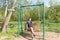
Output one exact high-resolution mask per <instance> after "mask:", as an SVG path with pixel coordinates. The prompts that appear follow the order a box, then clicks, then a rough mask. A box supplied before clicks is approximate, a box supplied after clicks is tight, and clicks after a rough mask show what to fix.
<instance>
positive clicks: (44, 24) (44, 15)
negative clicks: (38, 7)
mask: <svg viewBox="0 0 60 40" xmlns="http://www.w3.org/2000/svg"><path fill="white" fill-rule="evenodd" d="M43 40H45V13H44V4H43Z"/></svg>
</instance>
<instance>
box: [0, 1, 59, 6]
mask: <svg viewBox="0 0 60 40" xmlns="http://www.w3.org/2000/svg"><path fill="white" fill-rule="evenodd" d="M1 1H2V2H3V0H0V5H3V4H1ZM30 1H32V2H34V4H35V3H36V2H37V0H29V2H30ZM41 1H43V2H44V4H45V6H47V7H49V6H50V4H49V1H50V0H41ZM55 2H60V0H55Z"/></svg>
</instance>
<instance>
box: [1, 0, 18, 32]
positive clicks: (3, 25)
mask: <svg viewBox="0 0 60 40" xmlns="http://www.w3.org/2000/svg"><path fill="white" fill-rule="evenodd" d="M16 1H17V0H14V3H13V4H12V8H11V9H12V11H11V10H10V11H9V13H8V15H7V16H6V17H5V19H4V21H3V23H2V32H5V31H6V26H7V25H8V23H9V20H10V18H11V15H12V12H13V9H14V8H15V3H16Z"/></svg>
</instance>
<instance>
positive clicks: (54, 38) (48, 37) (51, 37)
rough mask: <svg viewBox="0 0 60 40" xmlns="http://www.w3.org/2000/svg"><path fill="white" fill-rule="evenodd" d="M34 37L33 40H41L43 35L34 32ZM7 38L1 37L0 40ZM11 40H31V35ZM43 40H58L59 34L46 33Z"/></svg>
mask: <svg viewBox="0 0 60 40" xmlns="http://www.w3.org/2000/svg"><path fill="white" fill-rule="evenodd" d="M35 34H36V36H35V37H34V40H43V33H42V32H35ZM6 38H7V37H6V36H3V37H1V38H0V40H5V39H6ZM13 38H14V39H13V40H32V37H31V34H26V35H21V36H20V37H13ZM45 40H60V33H55V32H46V33H45Z"/></svg>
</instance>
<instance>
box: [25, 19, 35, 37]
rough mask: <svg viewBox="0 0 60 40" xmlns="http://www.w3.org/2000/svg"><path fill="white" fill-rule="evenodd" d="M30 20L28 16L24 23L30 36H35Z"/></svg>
mask: <svg viewBox="0 0 60 40" xmlns="http://www.w3.org/2000/svg"><path fill="white" fill-rule="evenodd" d="M31 20H32V19H31V18H28V21H27V23H26V29H27V30H28V31H30V32H31V33H32V37H33V36H34V37H35V34H34V30H33V27H32V21H31Z"/></svg>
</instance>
